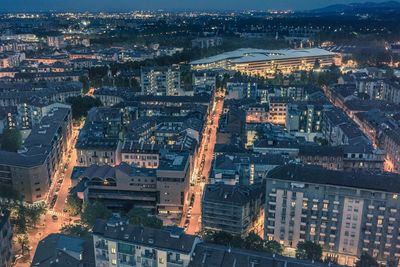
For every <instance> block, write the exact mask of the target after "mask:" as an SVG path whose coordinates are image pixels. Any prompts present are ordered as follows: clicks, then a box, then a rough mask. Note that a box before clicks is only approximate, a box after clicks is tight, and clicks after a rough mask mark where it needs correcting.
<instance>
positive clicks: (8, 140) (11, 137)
mask: <svg viewBox="0 0 400 267" xmlns="http://www.w3.org/2000/svg"><path fill="white" fill-rule="evenodd" d="M21 144H22V137H21V132H20V131H19V130H17V129H6V130H4V132H3V136H2V138H1V149H3V150H6V151H9V152H17V150H18V149H19V148H20V146H21Z"/></svg>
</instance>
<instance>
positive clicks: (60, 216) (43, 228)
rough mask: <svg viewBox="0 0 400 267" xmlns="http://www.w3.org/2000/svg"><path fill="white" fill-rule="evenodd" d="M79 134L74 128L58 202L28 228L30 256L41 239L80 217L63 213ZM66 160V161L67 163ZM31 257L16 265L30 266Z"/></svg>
mask: <svg viewBox="0 0 400 267" xmlns="http://www.w3.org/2000/svg"><path fill="white" fill-rule="evenodd" d="M77 134H78V131H76V130H74V132H73V136H72V141H71V144H70V145H69V148H71V149H72V151H71V153H70V155H71V157H70V158H68V157H66V158H65V159H66V162H67V159H68V162H69V163H68V167H67V169H66V170H65V171H64V178H63V182H62V184H61V187H60V190H59V192H58V193H57V194H58V198H57V201H56V204H55V205H54V208H53V209H51V210H50V209H49V210H48V211H47V213H46V214H45V215H44V216H42V218H41V220H40V222H39V224H38V225H37V227H36V228H35V229H29V230H28V236H29V246H30V247H31V251H30V256H31V257H33V255H35V251H36V247H37V245H38V243H39V241H40V240H41V239H43V238H44V237H46V236H47V235H49V234H51V233H59V232H60V228H62V227H63V226H64V225H67V224H70V223H72V222H73V221H74V220H76V219H79V218H78V217H71V216H69V215H68V214H67V213H63V210H64V206H65V199H66V198H67V196H68V190H69V187H70V186H71V180H70V177H71V173H72V169H73V167H74V165H75V163H76V151H75V149H74V147H75V136H76V135H77ZM66 162H65V163H66ZM65 163H62V164H60V170H59V171H58V173H57V175H56V176H55V178H54V181H53V183H52V186H51V188H50V190H49V196H48V203H47V204H48V205H49V204H50V201H51V199H52V197H53V195H54V194H56V187H57V186H58V184H57V180H59V179H60V178H61V173H62V170H61V169H62V168H64V164H65ZM53 215H56V216H57V219H55V218H53ZM16 246H17V250H19V249H20V248H19V245H18V244H16ZM31 260H32V259H31V258H27V259H25V260H22V259H21V260H19V261H18V262H17V264H15V266H17V267H25V266H30V261H31Z"/></svg>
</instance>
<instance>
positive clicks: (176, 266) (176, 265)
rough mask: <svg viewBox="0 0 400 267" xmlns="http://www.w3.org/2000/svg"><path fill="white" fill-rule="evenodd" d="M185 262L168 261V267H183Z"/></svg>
mask: <svg viewBox="0 0 400 267" xmlns="http://www.w3.org/2000/svg"><path fill="white" fill-rule="evenodd" d="M182 266H183V260H176V259H167V267H182Z"/></svg>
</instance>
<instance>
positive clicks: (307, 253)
mask: <svg viewBox="0 0 400 267" xmlns="http://www.w3.org/2000/svg"><path fill="white" fill-rule="evenodd" d="M296 258H298V259H301V260H311V261H322V247H321V246H320V245H319V244H316V243H314V242H311V241H305V242H299V243H298V244H297V248H296Z"/></svg>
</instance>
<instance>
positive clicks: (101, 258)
mask: <svg viewBox="0 0 400 267" xmlns="http://www.w3.org/2000/svg"><path fill="white" fill-rule="evenodd" d="M96 260H98V261H107V262H108V261H109V260H110V258H109V257H108V256H107V255H103V254H96Z"/></svg>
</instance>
